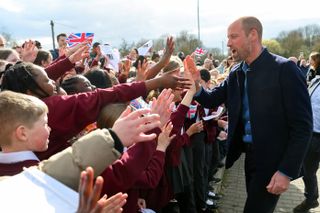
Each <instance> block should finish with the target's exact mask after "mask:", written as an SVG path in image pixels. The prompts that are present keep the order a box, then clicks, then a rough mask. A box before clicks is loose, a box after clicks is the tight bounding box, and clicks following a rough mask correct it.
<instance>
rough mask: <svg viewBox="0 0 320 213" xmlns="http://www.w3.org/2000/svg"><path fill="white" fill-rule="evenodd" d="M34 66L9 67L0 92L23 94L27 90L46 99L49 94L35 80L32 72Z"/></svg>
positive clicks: (29, 64)
mask: <svg viewBox="0 0 320 213" xmlns="http://www.w3.org/2000/svg"><path fill="white" fill-rule="evenodd" d="M35 66H36V65H33V64H32V63H25V62H17V63H16V64H15V65H9V66H8V67H7V69H6V70H5V73H4V76H3V79H2V84H1V90H11V91H14V92H20V93H25V94H26V93H27V91H28V90H29V91H31V92H33V93H34V94H35V95H37V96H38V97H40V98H45V97H48V96H49V94H48V93H46V92H45V91H44V90H43V89H42V88H41V87H40V86H39V85H38V83H37V82H36V80H35V77H36V76H35V75H34V71H33V69H34V68H35Z"/></svg>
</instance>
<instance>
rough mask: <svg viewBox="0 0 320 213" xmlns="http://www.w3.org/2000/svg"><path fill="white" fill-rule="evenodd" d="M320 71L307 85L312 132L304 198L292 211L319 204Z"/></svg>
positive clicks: (304, 179) (304, 165)
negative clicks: (311, 116) (311, 115)
mask: <svg viewBox="0 0 320 213" xmlns="http://www.w3.org/2000/svg"><path fill="white" fill-rule="evenodd" d="M319 85H320V73H318V74H317V75H316V76H315V78H314V79H313V81H312V82H311V83H310V86H309V94H310V99H311V106H312V113H313V133H312V138H311V144H310V146H309V149H308V152H307V155H306V157H305V159H304V162H303V171H304V177H303V182H304V185H305V189H304V196H305V198H306V199H305V200H304V201H303V202H302V203H301V204H299V205H298V206H296V207H295V208H294V210H293V212H294V213H302V212H309V209H311V208H315V207H317V206H319V202H318V200H317V199H318V198H319V192H318V181H317V171H318V168H319V162H320V86H319Z"/></svg>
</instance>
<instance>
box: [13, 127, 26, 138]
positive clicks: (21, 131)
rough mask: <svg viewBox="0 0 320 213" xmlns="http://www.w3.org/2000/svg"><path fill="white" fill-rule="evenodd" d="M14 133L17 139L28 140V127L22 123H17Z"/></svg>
mask: <svg viewBox="0 0 320 213" xmlns="http://www.w3.org/2000/svg"><path fill="white" fill-rule="evenodd" d="M14 134H15V136H16V138H17V139H18V140H19V141H27V140H28V129H27V128H26V127H25V126H24V125H19V126H18V127H17V128H16V129H15V131H14Z"/></svg>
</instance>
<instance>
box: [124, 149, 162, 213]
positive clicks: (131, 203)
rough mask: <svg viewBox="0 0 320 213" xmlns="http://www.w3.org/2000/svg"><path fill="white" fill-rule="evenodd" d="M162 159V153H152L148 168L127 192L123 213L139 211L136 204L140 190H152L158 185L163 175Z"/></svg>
mask: <svg viewBox="0 0 320 213" xmlns="http://www.w3.org/2000/svg"><path fill="white" fill-rule="evenodd" d="M164 159H165V153H164V152H161V151H155V152H154V154H153V156H152V159H151V160H150V162H149V164H148V167H147V168H146V169H145V170H144V171H143V172H142V173H141V175H140V177H139V179H138V180H137V181H136V182H135V183H134V186H133V187H132V188H131V189H129V190H128V191H127V194H128V198H127V202H126V204H125V205H124V206H123V212H124V213H136V212H138V211H139V206H138V205H137V203H138V198H139V197H140V189H153V188H155V187H156V186H157V185H158V183H159V180H160V178H161V177H162V173H163V166H164Z"/></svg>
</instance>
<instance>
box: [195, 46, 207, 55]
mask: <svg viewBox="0 0 320 213" xmlns="http://www.w3.org/2000/svg"><path fill="white" fill-rule="evenodd" d="M206 52H207V51H206V50H204V49H202V48H199V47H197V49H196V50H195V51H194V53H195V54H196V55H204V54H205V53H206Z"/></svg>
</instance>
